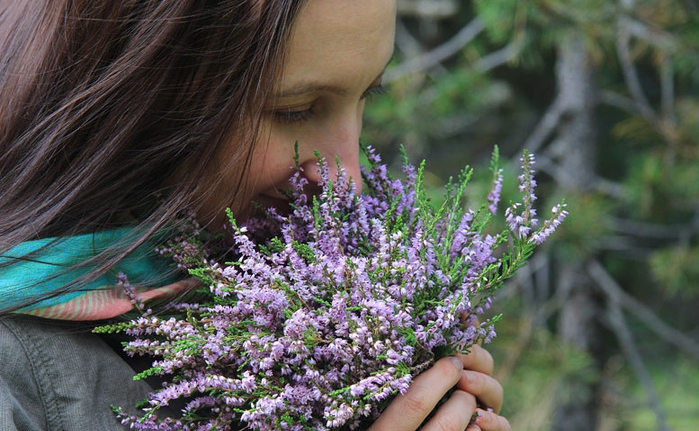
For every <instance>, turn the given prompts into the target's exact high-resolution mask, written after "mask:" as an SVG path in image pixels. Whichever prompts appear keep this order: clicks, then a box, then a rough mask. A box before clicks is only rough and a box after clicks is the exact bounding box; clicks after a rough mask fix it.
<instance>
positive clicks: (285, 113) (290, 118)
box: [273, 84, 388, 124]
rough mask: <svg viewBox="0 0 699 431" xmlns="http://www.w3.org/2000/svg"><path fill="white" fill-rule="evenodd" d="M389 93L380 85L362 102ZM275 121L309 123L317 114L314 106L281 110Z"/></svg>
mask: <svg viewBox="0 0 699 431" xmlns="http://www.w3.org/2000/svg"><path fill="white" fill-rule="evenodd" d="M386 93H388V89H386V87H384V86H383V85H381V84H378V85H373V86H371V87H369V88H367V90H366V91H365V92H364V94H362V97H361V99H362V100H369V99H371V98H373V97H375V96H380V95H382V94H386ZM273 115H274V121H275V122H277V123H279V124H294V123H303V122H305V121H308V120H310V119H312V118H313V117H314V116H315V115H316V112H315V110H314V108H313V106H311V107H309V108H307V109H299V110H294V108H289V109H281V110H278V111H274V113H273Z"/></svg>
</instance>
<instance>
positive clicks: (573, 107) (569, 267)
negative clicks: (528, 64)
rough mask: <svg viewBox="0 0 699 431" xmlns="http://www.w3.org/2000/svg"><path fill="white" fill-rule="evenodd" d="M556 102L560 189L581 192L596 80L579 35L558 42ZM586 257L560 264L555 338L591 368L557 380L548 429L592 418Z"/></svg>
mask: <svg viewBox="0 0 699 431" xmlns="http://www.w3.org/2000/svg"><path fill="white" fill-rule="evenodd" d="M556 76H557V83H558V96H557V97H558V100H557V103H558V104H559V107H560V108H561V109H562V112H561V117H560V121H559V124H558V128H557V131H556V136H555V138H554V141H553V142H552V147H551V150H552V151H553V153H554V155H555V158H556V159H557V162H558V163H557V166H558V170H557V172H556V177H557V180H558V181H559V183H560V186H561V187H562V188H563V189H564V192H563V193H564V195H565V191H566V190H568V191H570V192H573V193H572V194H575V195H578V194H584V193H585V192H586V191H587V190H588V189H589V185H590V184H592V183H593V179H594V174H595V154H596V148H595V147H596V126H595V121H594V112H595V105H596V103H597V101H596V93H597V91H596V83H595V79H594V67H593V64H592V61H591V59H590V58H589V56H588V54H587V52H586V50H585V48H584V46H583V42H582V39H581V37H580V36H579V35H571V37H570V38H566V39H565V40H563V41H561V43H560V45H559V47H558V60H557V65H556ZM587 257H588V256H583V255H580V256H578V260H577V261H566V262H561V263H560V272H559V276H558V277H559V278H558V284H557V289H558V291H559V297H560V298H562V301H563V302H562V306H561V310H560V315H559V322H558V333H559V337H560V339H561V341H562V342H563V343H565V344H566V345H568V346H570V347H573V348H575V349H576V350H578V351H580V352H582V353H584V354H587V355H589V357H590V358H591V359H592V361H591V362H592V365H591V366H592V367H593V368H597V369H592V370H589V369H588V370H583V371H586V372H573V373H571V374H569V375H567V376H564V377H563V378H562V379H561V385H560V388H559V394H558V395H559V396H557V398H556V399H557V404H556V406H555V409H554V417H553V424H552V430H554V431H592V430H595V429H596V428H597V422H598V416H599V415H598V402H597V400H598V399H599V397H598V389H599V388H598V382H597V379H596V378H595V377H594V376H597V375H599V367H600V366H601V361H599V360H598V359H597V357H598V356H599V349H598V346H597V342H598V340H599V339H600V334H599V331H600V330H599V325H598V323H597V322H598V320H597V317H596V316H597V315H598V314H599V312H600V311H599V310H600V309H601V308H600V307H601V305H600V303H599V302H598V301H597V299H596V297H595V294H594V288H593V283H592V281H591V280H590V278H589V276H588V275H587V273H586V271H585V260H587Z"/></svg>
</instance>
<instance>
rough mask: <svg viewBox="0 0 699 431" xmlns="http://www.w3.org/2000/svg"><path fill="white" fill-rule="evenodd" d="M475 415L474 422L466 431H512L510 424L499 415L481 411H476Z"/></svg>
mask: <svg viewBox="0 0 699 431" xmlns="http://www.w3.org/2000/svg"><path fill="white" fill-rule="evenodd" d="M476 414H477V416H476V420H475V421H473V423H471V424H470V425H469V426H468V428H466V431H512V427H511V426H510V422H508V420H507V419H506V418H504V417H502V416H500V415H497V414H495V413H493V412H489V411H487V410H482V409H478V410H477V411H476Z"/></svg>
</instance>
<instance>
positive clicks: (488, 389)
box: [456, 370, 503, 413]
mask: <svg viewBox="0 0 699 431" xmlns="http://www.w3.org/2000/svg"><path fill="white" fill-rule="evenodd" d="M456 387H457V388H458V389H461V390H462V391H466V392H468V393H469V394H473V395H474V396H475V397H476V398H478V401H479V402H480V405H481V406H483V407H485V408H490V409H492V410H493V411H494V412H495V413H498V412H499V411H500V408H501V407H502V397H503V390H502V385H500V382H498V381H497V380H495V379H494V378H492V377H490V376H488V375H486V374H483V373H479V372H476V371H470V370H464V371H463V372H462V375H461V378H460V379H459V382H458V383H457V384H456Z"/></svg>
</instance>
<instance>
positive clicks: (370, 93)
mask: <svg viewBox="0 0 699 431" xmlns="http://www.w3.org/2000/svg"><path fill="white" fill-rule="evenodd" d="M386 93H388V89H387V88H386V87H384V86H383V85H381V84H378V85H373V86H371V87H369V88H367V90H366V91H365V92H364V94H362V99H371V98H372V97H374V96H380V95H382V94H386Z"/></svg>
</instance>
